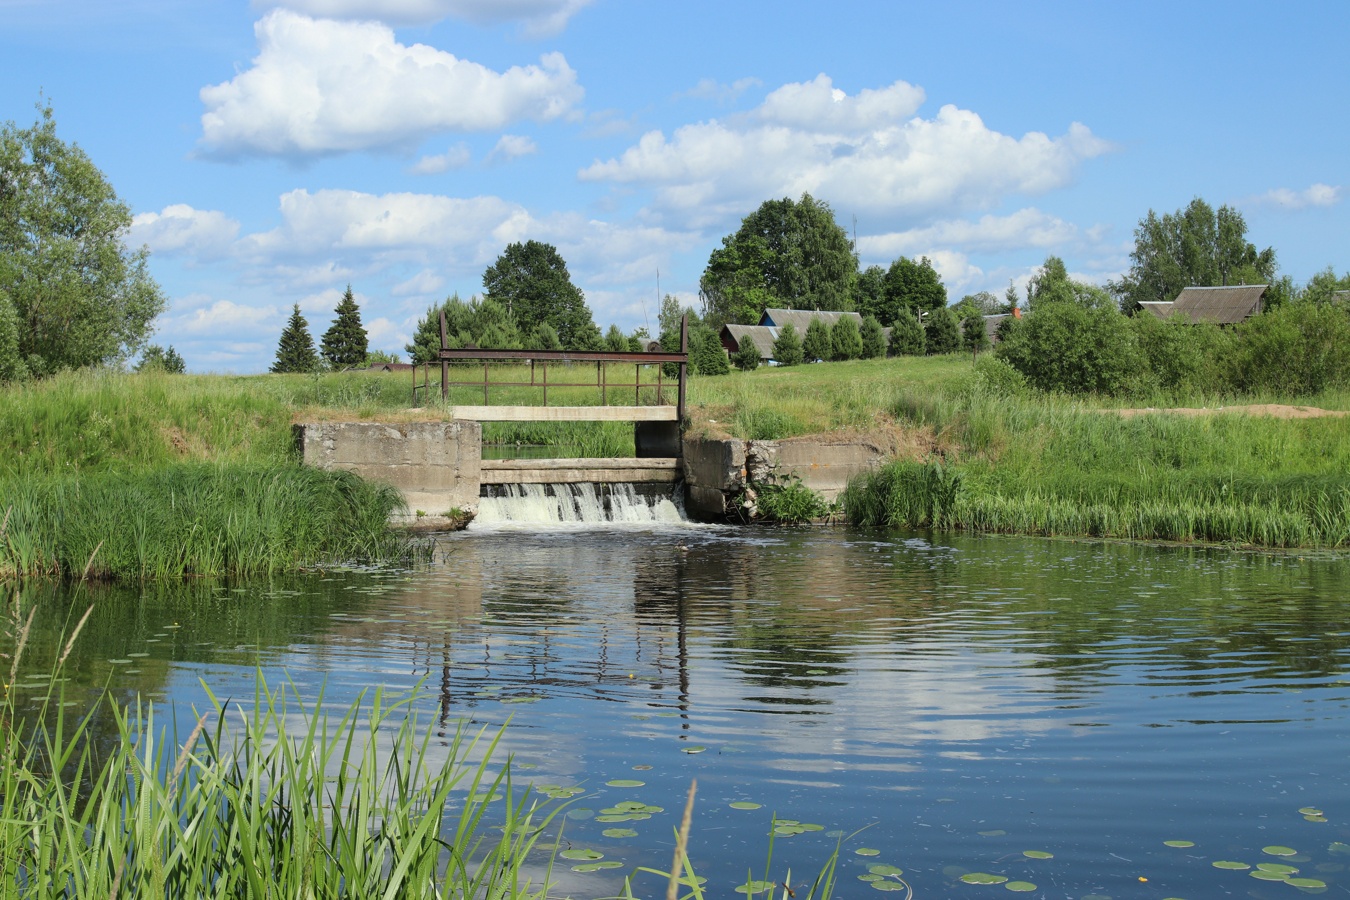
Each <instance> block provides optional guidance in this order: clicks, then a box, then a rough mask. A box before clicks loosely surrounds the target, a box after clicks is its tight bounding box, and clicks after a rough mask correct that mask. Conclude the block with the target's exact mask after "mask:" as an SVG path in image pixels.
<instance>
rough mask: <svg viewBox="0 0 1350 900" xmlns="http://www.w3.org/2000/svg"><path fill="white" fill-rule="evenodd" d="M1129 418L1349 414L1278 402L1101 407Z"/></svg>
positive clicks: (1285, 416) (1332, 415)
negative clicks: (1227, 414) (1145, 416)
mask: <svg viewBox="0 0 1350 900" xmlns="http://www.w3.org/2000/svg"><path fill="white" fill-rule="evenodd" d="M1102 412H1106V413H1116V414H1117V415H1121V416H1125V417H1126V418H1130V417H1133V416H1143V415H1149V414H1151V413H1170V414H1173V415H1178V416H1211V415H1214V414H1215V413H1245V414H1246V415H1249V416H1270V417H1271V418H1273V419H1321V418H1326V417H1333V418H1340V417H1341V416H1345V415H1350V413H1347V412H1346V411H1345V410H1343V409H1319V408H1318V407H1316V406H1287V405H1284V404H1280V403H1252V404H1248V405H1247V406H1210V407H1200V408H1194V407H1182V406H1179V407H1171V408H1153V407H1147V408H1144V409H1103V410H1102Z"/></svg>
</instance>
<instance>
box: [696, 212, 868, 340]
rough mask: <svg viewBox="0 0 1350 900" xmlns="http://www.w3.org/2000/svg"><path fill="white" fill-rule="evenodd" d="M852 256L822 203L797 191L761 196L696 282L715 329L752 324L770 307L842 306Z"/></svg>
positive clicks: (849, 298)
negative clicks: (775, 197)
mask: <svg viewBox="0 0 1350 900" xmlns="http://www.w3.org/2000/svg"><path fill="white" fill-rule="evenodd" d="M857 271H858V259H857V257H856V256H855V255H854V253H853V245H852V242H850V241H849V238H848V234H847V233H846V232H845V231H844V229H843V228H840V227H839V223H838V222H836V221H835V220H834V213H833V212H832V211H831V210H830V206H829V204H828V203H826V202H824V201H822V200H816V199H815V198H813V197H812V196H811V195H810V194H802V198H801V200H799V201H794V200H792V199H791V198H790V197H784V198H783V199H782V200H767V201H765V202H764V203H762V204H761V205H760V207H759V209H757V210H755V211H754V212H753V213H751V214H750V215H748V216H746V217H745V218H744V219H743V220H742V221H741V227H740V228H739V229H738V230H737V231H736V233H735V234H730V235H727V236H726V237H724V238H723V239H722V246H721V247H719V248H718V249H716V250H714V251H713V252H712V254H711V255H710V256H709V257H708V266H707V268H706V269H704V271H703V277H702V278H701V279H700V280H699V295H700V297H701V299H702V302H703V318H704V319H705V321H707V322H708V324H709V325H710V326H712V327H713V328H721V327H722V326H723V325H725V324H727V323H728V322H739V323H741V324H744V325H751V324H754V323H755V322H758V321H759V318H760V316H761V315H762V314H763V312H764V310H765V309H767V308H769V307H786V308H790V309H825V310H847V309H850V308H851V307H852V305H853V282H854V280H855V279H856V278H857Z"/></svg>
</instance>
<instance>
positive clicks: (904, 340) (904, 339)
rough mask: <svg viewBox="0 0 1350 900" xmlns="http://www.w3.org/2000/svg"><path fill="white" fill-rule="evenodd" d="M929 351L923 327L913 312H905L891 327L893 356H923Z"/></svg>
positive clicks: (897, 317)
mask: <svg viewBox="0 0 1350 900" xmlns="http://www.w3.org/2000/svg"><path fill="white" fill-rule="evenodd" d="M927 349H928V341H927V339H926V338H925V337H924V333H923V326H922V325H920V324H919V317H918V316H916V315H914V313H913V311H911V310H908V309H906V310H903V311H902V312H901V313H900V315H898V316H896V317H895V322H894V323H892V325H891V355H892V356H923V355H924V352H925V351H926V350H927Z"/></svg>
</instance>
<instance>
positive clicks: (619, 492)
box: [470, 483, 687, 527]
mask: <svg viewBox="0 0 1350 900" xmlns="http://www.w3.org/2000/svg"><path fill="white" fill-rule="evenodd" d="M494 494H496V496H490V497H481V498H479V500H478V516H477V517H476V518H475V519H474V521H473V525H472V526H470V527H477V526H493V525H538V526H547V525H582V526H585V525H592V526H595V525H682V524H685V523H686V521H687V520H686V519H685V516H684V510H683V509H682V508H681V506H680V504H678V503H677V502H676V499H675V494H674V492H672V491H669V490H663V491H661V492H658V493H651V492H644V491H638V490H637V489H636V487H635V486H634V485H632V484H590V483H583V484H505V485H501V486H500V488H498V489H497V490H496V491H494Z"/></svg>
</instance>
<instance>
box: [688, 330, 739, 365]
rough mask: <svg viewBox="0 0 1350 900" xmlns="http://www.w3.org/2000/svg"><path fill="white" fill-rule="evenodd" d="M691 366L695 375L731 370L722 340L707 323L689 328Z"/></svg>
mask: <svg viewBox="0 0 1350 900" xmlns="http://www.w3.org/2000/svg"><path fill="white" fill-rule="evenodd" d="M689 366H690V368H691V369H692V370H693V372H694V374H695V375H725V374H727V373H728V372H730V371H731V363H730V362H728V360H727V352H726V351H725V350H723V349H722V341H721V340H720V339H719V338H718V337H717V332H715V331H713V330H712V329H711V328H709V327H708V326H707V325H703V324H700V325H699V326H698V327H697V328H691V329H690V330H689Z"/></svg>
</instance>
